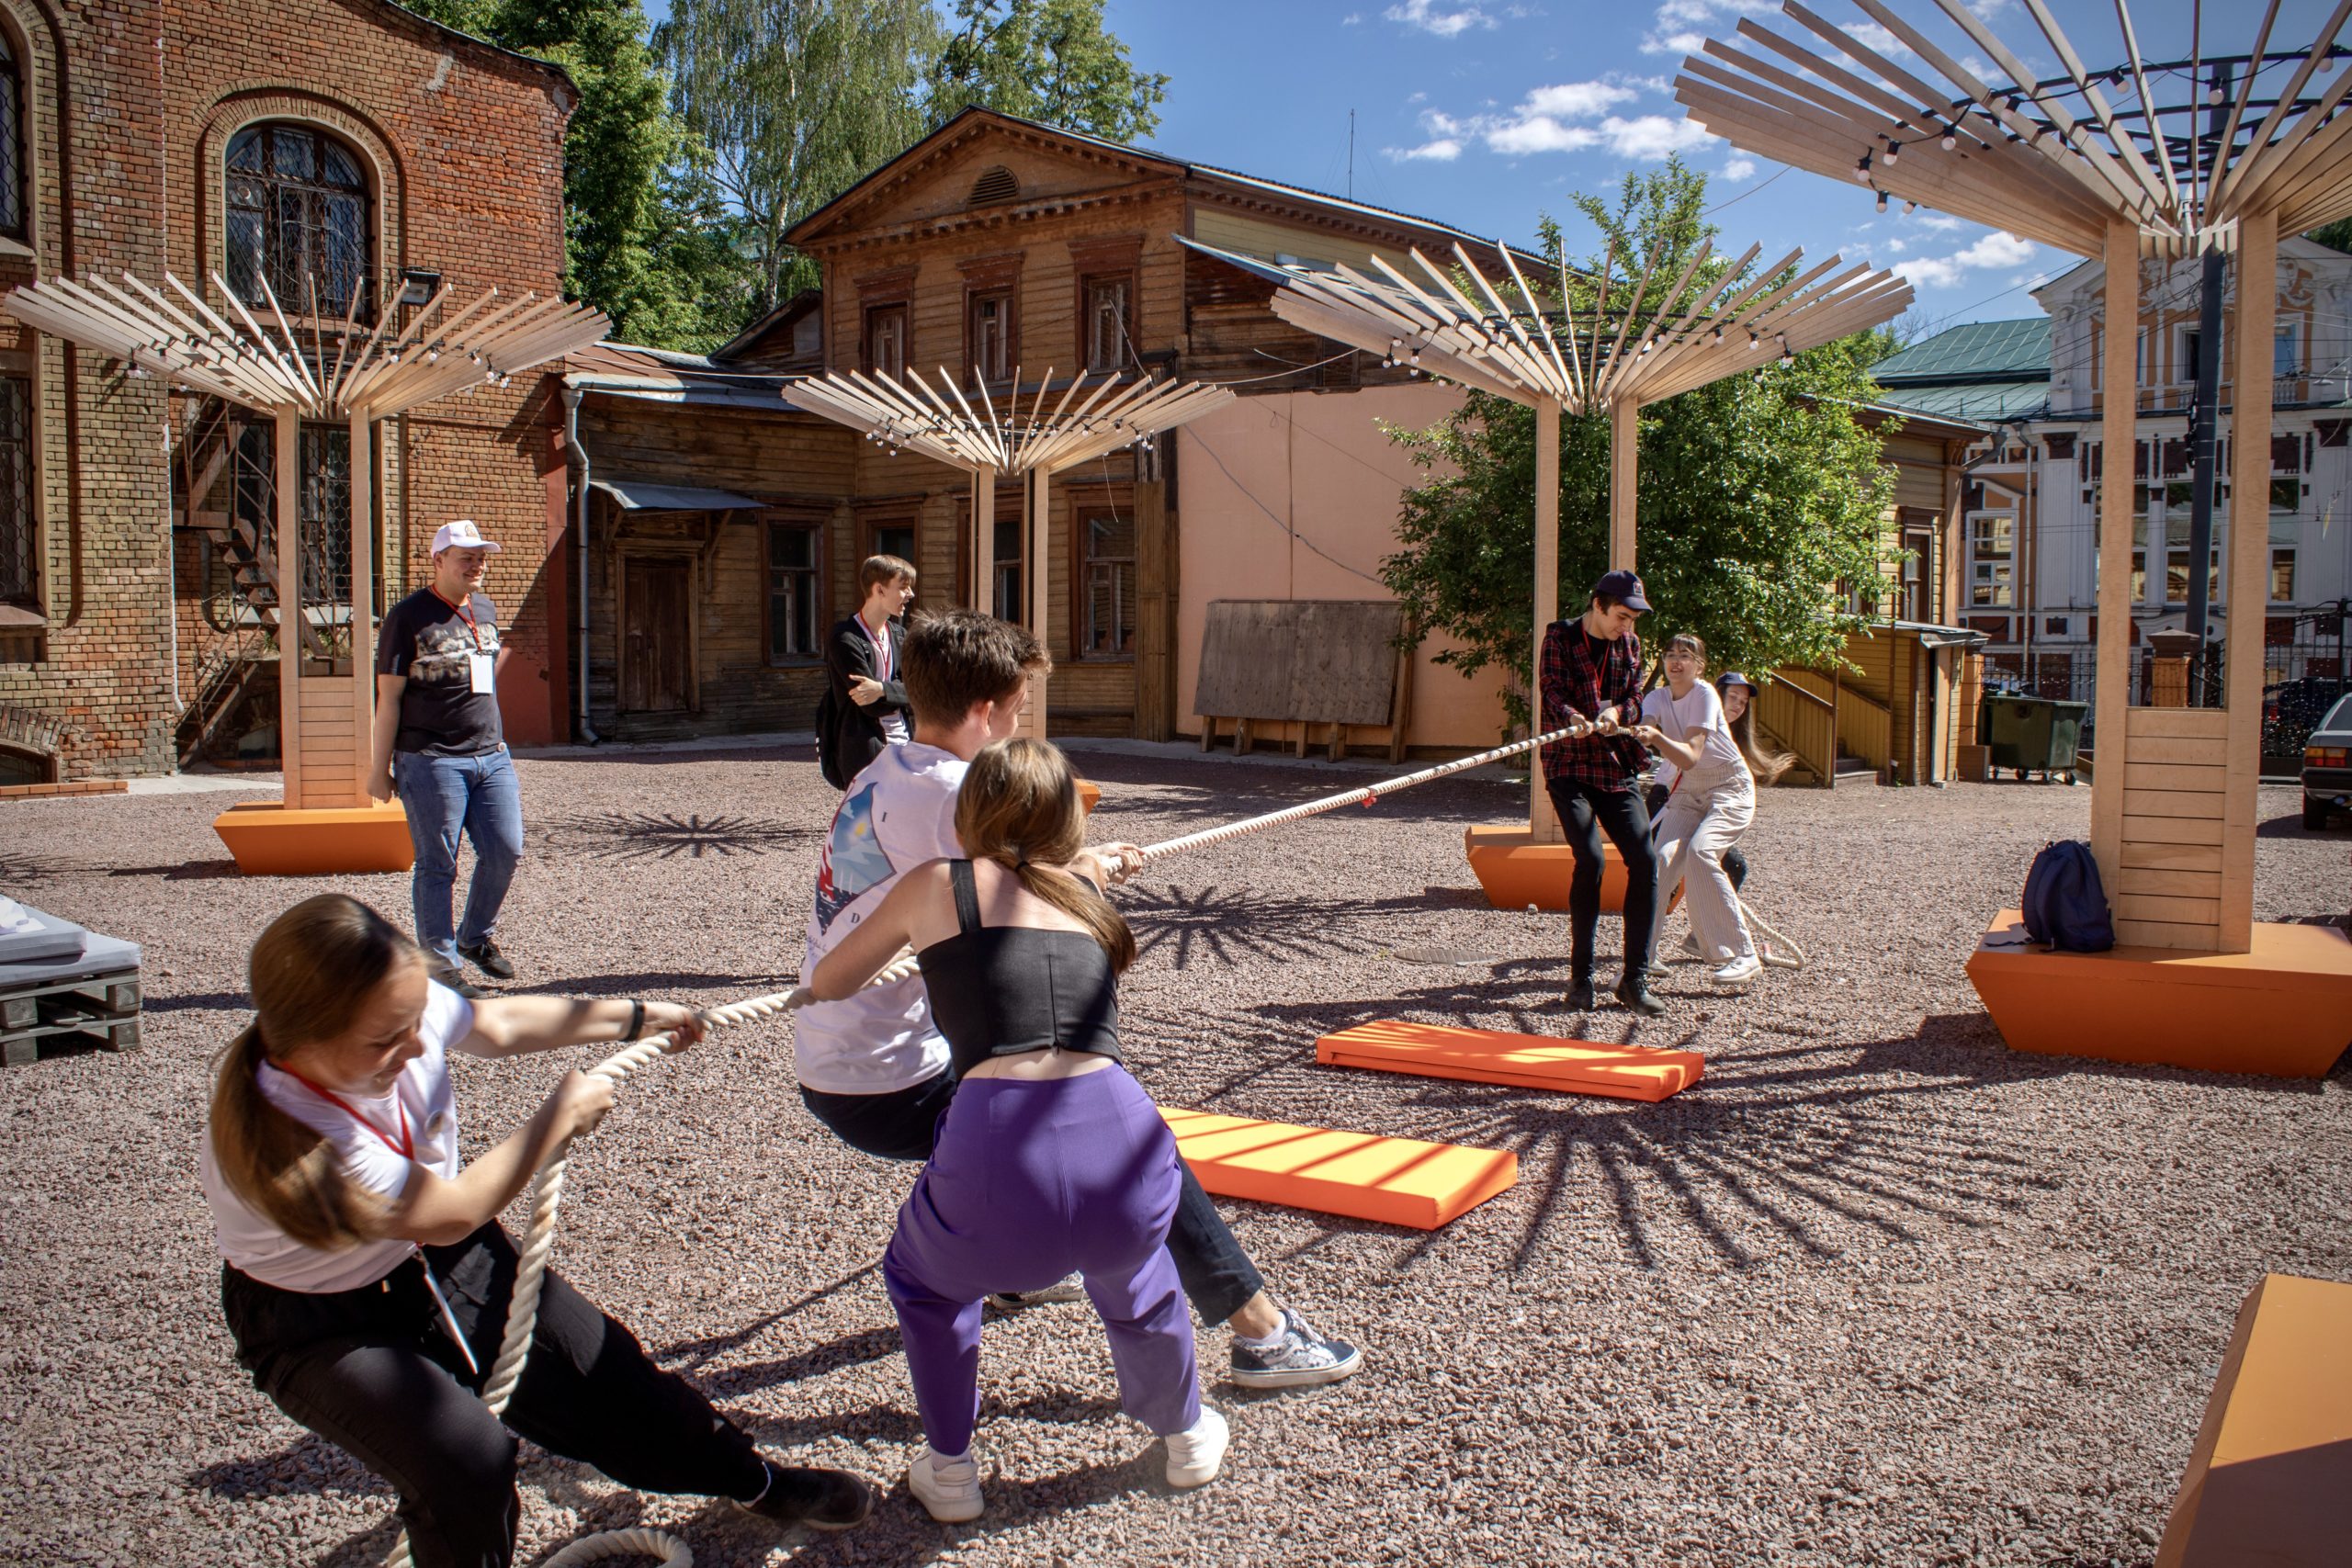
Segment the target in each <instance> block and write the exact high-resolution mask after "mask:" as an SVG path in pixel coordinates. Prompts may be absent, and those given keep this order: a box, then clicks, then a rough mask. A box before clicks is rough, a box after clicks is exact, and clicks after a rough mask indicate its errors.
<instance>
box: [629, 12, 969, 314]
mask: <svg viewBox="0 0 2352 1568" xmlns="http://www.w3.org/2000/svg"><path fill="white" fill-rule="evenodd" d="M940 31H941V29H940V24H939V18H938V16H937V14H936V13H935V12H934V11H933V9H932V7H931V6H930V5H929V4H928V3H927V0H677V3H676V5H675V6H673V9H672V11H671V16H670V20H669V22H668V23H666V24H665V25H664V26H663V27H662V29H661V30H660V32H659V33H658V34H657V35H656V38H655V44H656V47H657V49H658V50H659V51H660V52H661V55H662V59H663V61H664V62H666V64H667V65H668V67H669V69H670V73H671V78H672V83H673V85H672V96H671V103H672V106H673V108H674V109H675V110H676V112H677V114H678V116H679V118H681V119H682V120H683V121H684V125H685V127H686V129H687V130H689V131H690V132H692V133H693V134H694V136H695V137H696V138H697V139H698V140H699V141H701V142H702V143H703V144H704V145H705V146H707V148H708V149H709V150H710V153H711V159H712V161H711V164H710V178H711V180H712V181H713V182H714V185H715V188H716V190H717V192H718V196H719V197H720V198H721V199H722V200H723V201H724V203H725V204H726V207H727V209H729V211H730V212H732V213H733V214H734V215H735V220H736V229H737V236H738V243H739V244H740V247H741V251H742V254H743V255H744V256H745V258H746V263H747V270H748V284H747V288H746V305H747V313H749V314H752V315H756V314H758V313H759V312H761V311H764V310H767V309H769V308H770V307H771V306H773V305H775V303H776V302H777V301H778V300H780V299H786V298H788V297H789V296H790V295H792V294H793V293H795V292H797V290H799V289H800V288H807V287H809V286H811V285H813V284H814V283H815V282H816V281H817V275H816V268H815V266H814V265H813V264H811V263H810V262H809V261H808V259H807V258H805V257H802V256H800V255H798V254H797V253H796V252H795V251H793V250H792V248H791V247H790V246H788V245H786V243H785V240H784V236H785V234H786V231H788V230H790V229H791V228H792V226H793V225H794V224H796V223H797V222H799V221H800V220H801V219H803V218H805V217H807V216H808V215H809V213H811V212H814V211H815V210H816V209H819V208H820V207H822V206H824V205H825V203H827V202H829V201H831V200H832V199H833V197H837V196H839V195H840V194H841V193H842V191H844V190H847V189H848V188H849V187H850V186H853V185H854V184H855V183H856V182H857V181H858V180H860V179H862V178H864V177H865V175H867V174H869V173H870V172H872V171H873V170H874V169H875V168H876V167H878V166H879V165H880V164H883V163H885V162H886V161H888V159H890V158H893V157H896V156H897V155H898V154H899V153H900V152H904V151H905V150H906V149H907V148H908V147H910V146H911V145H912V144H913V143H914V142H915V141H917V140H918V139H919V138H920V137H922V135H923V133H924V131H925V129H926V123H925V120H924V103H925V88H924V84H925V80H926V77H927V75H928V73H929V72H930V69H931V66H932V63H933V61H935V60H936V59H937V58H938V55H939V50H940Z"/></svg>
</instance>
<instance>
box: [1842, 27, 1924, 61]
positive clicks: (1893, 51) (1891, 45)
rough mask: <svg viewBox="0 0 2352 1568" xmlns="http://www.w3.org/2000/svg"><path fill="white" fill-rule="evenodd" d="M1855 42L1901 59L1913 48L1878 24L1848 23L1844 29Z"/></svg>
mask: <svg viewBox="0 0 2352 1568" xmlns="http://www.w3.org/2000/svg"><path fill="white" fill-rule="evenodd" d="M1843 30H1844V31H1845V32H1846V34H1847V35H1848V36H1849V37H1850V38H1852V39H1854V41H1855V42H1857V43H1859V44H1860V45H1861V46H1862V47H1863V48H1865V49H1874V50H1876V51H1879V52H1880V53H1881V54H1884V55H1889V56H1893V57H1895V58H1900V57H1902V56H1903V55H1906V54H1908V53H1910V52H1911V46H1910V45H1909V44H1907V43H1905V42H1904V41H1903V40H1902V39H1899V38H1896V37H1895V36H1894V34H1893V33H1892V32H1890V31H1888V30H1887V29H1886V28H1883V27H1881V26H1880V25H1879V24H1878V23H1876V22H1848V23H1847V24H1846V26H1845V28H1844V29H1843Z"/></svg>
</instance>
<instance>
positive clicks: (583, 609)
mask: <svg viewBox="0 0 2352 1568" xmlns="http://www.w3.org/2000/svg"><path fill="white" fill-rule="evenodd" d="M580 399H581V391H580V389H579V388H577V387H566V388H564V389H563V445H564V447H565V449H566V450H568V451H569V452H571V456H572V458H573V460H574V461H576V462H577V463H579V465H580V492H579V493H580V501H579V503H578V504H579V508H580V542H579V545H578V548H579V551H580V739H582V740H584V741H586V742H587V743H588V744H589V745H591V746H594V745H595V744H596V727H595V726H594V724H591V723H590V722H589V721H588V448H587V447H585V446H582V445H580Z"/></svg>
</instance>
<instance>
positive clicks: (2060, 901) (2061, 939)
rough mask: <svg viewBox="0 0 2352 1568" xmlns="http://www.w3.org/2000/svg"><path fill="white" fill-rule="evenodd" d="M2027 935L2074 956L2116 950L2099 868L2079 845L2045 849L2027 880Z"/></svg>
mask: <svg viewBox="0 0 2352 1568" xmlns="http://www.w3.org/2000/svg"><path fill="white" fill-rule="evenodd" d="M2025 934H2026V935H2027V936H2028V937H2030V938H2031V939H2032V940H2033V941H2035V942H2041V943H2042V944H2044V945H2046V946H2049V947H2055V948H2063V949H2064V950H2066V951H2067V952H2070V953H2104V952H2106V951H2107V950H2108V949H2109V948H2110V947H2113V946H2114V945H2115V922H2114V921H2113V920H2112V919H2109V915H2108V909H2107V892H2106V889H2105V888H2103V887H2101V886H2100V885H2099V880H2098V862H2097V861H2096V860H2093V859H2092V858H2091V848H2090V846H2089V845H2088V844H2086V843H2083V842H2081V841H2079V840H2069V841H2067V842H2065V843H2063V844H2045V845H2043V846H2042V848H2041V853H2039V854H2037V855H2035V856H2034V857H2033V866H2032V869H2030V870H2029V871H2028V872H2027V873H2026V874H2025Z"/></svg>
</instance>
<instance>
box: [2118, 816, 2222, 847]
mask: <svg viewBox="0 0 2352 1568" xmlns="http://www.w3.org/2000/svg"><path fill="white" fill-rule="evenodd" d="M2123 841H2124V842H2125V843H2127V844H2212V845H2218V844H2220V843H2221V841H2222V823H2221V820H2220V818H2211V817H2141V816H2128V817H2126V818H2123Z"/></svg>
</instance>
